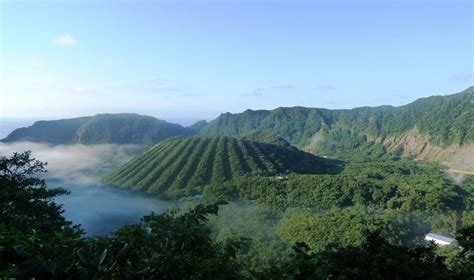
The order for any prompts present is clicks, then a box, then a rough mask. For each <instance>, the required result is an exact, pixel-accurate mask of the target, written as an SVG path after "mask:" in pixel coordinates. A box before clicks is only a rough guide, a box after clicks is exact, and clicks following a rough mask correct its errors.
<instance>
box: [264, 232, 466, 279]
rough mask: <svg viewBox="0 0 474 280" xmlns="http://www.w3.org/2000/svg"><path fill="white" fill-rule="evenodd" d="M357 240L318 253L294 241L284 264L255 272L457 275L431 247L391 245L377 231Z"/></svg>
mask: <svg viewBox="0 0 474 280" xmlns="http://www.w3.org/2000/svg"><path fill="white" fill-rule="evenodd" d="M361 239H362V241H361V244H360V245H359V246H351V245H350V246H343V245H337V244H334V245H332V246H329V247H328V248H326V249H325V250H323V251H320V252H312V251H311V250H310V249H311V248H310V247H309V246H308V245H306V244H304V243H296V245H295V247H294V251H295V252H294V254H293V257H292V258H291V259H290V260H289V261H288V262H287V263H284V264H283V265H282V266H275V267H274V268H273V269H270V270H269V271H267V272H266V273H262V274H259V278H261V279H265V278H267V279H268V278H273V279H329V278H331V279H456V277H458V276H459V275H456V274H455V273H453V272H451V271H449V270H448V269H447V267H446V265H445V264H444V263H443V261H444V260H443V258H442V257H440V256H438V255H436V253H435V248H434V247H433V246H428V247H424V246H416V247H413V248H406V247H403V246H398V245H393V244H390V243H389V242H387V241H386V240H385V239H384V238H383V237H382V236H381V235H380V233H378V232H373V233H371V232H365V233H362V238H361ZM459 279H462V278H459ZM465 279H468V278H467V277H466V278H465Z"/></svg>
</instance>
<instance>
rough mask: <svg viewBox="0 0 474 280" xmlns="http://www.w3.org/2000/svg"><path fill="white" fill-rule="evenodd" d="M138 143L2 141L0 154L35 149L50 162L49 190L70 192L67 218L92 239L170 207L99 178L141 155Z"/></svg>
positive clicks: (37, 155)
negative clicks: (108, 183)
mask: <svg viewBox="0 0 474 280" xmlns="http://www.w3.org/2000/svg"><path fill="white" fill-rule="evenodd" d="M141 149H142V148H141V147H140V146H138V145H111V144H103V145H89V146H86V145H82V144H75V145H56V146H50V145H47V144H38V143H31V142H19V143H0V156H11V155H12V154H13V152H23V151H26V150H31V151H32V155H33V157H34V158H36V159H38V160H41V161H43V162H47V163H48V165H47V166H46V168H47V169H48V173H47V174H46V179H47V181H48V186H50V187H56V186H61V187H64V188H65V189H67V190H69V191H70V192H71V194H70V195H68V196H61V197H58V198H57V201H58V202H60V203H61V204H63V205H64V208H65V213H64V215H65V216H66V218H67V219H68V220H71V221H73V222H74V223H76V224H81V225H82V227H83V228H84V229H85V230H86V232H87V234H88V235H96V234H100V235H105V234H109V233H110V232H112V231H114V230H115V229H117V228H118V227H120V226H122V225H125V224H130V223H135V222H138V221H139V220H140V218H141V217H142V216H143V215H146V214H149V213H150V212H152V211H153V212H155V213H161V212H163V211H165V210H166V209H167V208H168V207H171V206H172V203H170V202H166V201H162V200H159V199H157V198H154V197H151V196H147V195H143V194H139V193H136V192H132V191H128V190H123V189H118V188H113V187H109V186H104V185H101V184H100V178H101V176H103V175H104V174H105V173H107V172H108V171H110V170H111V169H112V168H114V167H116V166H118V165H120V164H123V163H124V162H126V161H127V160H128V159H130V158H131V157H133V156H134V155H135V154H137V153H139V152H140V151H141Z"/></svg>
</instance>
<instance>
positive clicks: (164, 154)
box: [105, 132, 340, 196]
mask: <svg viewBox="0 0 474 280" xmlns="http://www.w3.org/2000/svg"><path fill="white" fill-rule="evenodd" d="M259 139H261V140H262V141H270V143H268V142H267V143H265V142H258V141H255V140H259ZM339 168H340V167H339V163H338V162H336V161H333V160H328V159H324V158H321V157H317V156H314V155H312V154H310V153H306V152H303V151H300V150H298V149H296V148H294V147H292V146H290V145H289V144H288V143H286V142H285V141H283V140H281V139H278V137H275V136H271V135H268V134H265V133H259V132H256V133H251V134H249V135H247V136H246V137H243V138H240V139H237V138H234V137H225V136H223V137H178V138H173V139H169V140H165V141H162V142H160V143H159V144H157V145H155V146H154V147H152V148H151V149H149V150H148V151H146V152H145V153H144V154H142V155H139V156H137V157H135V158H134V159H132V160H130V161H129V162H128V163H126V164H125V165H123V166H122V167H120V168H118V169H117V170H115V171H114V172H112V173H111V174H110V175H108V176H107V177H106V180H105V181H106V183H108V184H111V185H116V186H122V187H126V188H132V189H134V190H140V191H147V192H149V193H155V194H164V195H168V196H179V195H183V194H188V195H189V194H193V193H195V192H202V191H203V190H204V188H206V187H209V186H212V185H215V184H220V183H223V182H225V181H229V180H232V179H233V178H236V177H239V176H244V175H245V176H250V175H252V176H274V175H277V174H279V173H286V172H295V173H301V174H316V173H334V172H337V171H338V170H339Z"/></svg>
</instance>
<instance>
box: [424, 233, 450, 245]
mask: <svg viewBox="0 0 474 280" xmlns="http://www.w3.org/2000/svg"><path fill="white" fill-rule="evenodd" d="M425 238H431V239H436V240H441V241H444V242H447V243H452V242H454V238H451V237H447V236H444V235H439V234H436V233H431V232H430V233H428V234H427V235H426V236H425Z"/></svg>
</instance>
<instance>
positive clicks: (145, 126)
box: [3, 114, 191, 145]
mask: <svg viewBox="0 0 474 280" xmlns="http://www.w3.org/2000/svg"><path fill="white" fill-rule="evenodd" d="M190 133H191V131H189V130H188V129H186V128H184V127H182V126H181V125H179V124H172V123H168V122H165V121H162V120H159V119H156V118H154V117H149V116H141V115H137V114H99V115H95V116H93V117H82V118H75V119H66V120H54V121H39V122H36V123H34V124H33V125H32V126H30V127H27V128H19V129H16V130H14V131H13V132H12V133H11V134H9V135H8V136H7V137H6V138H5V139H4V140H3V141H5V142H14V141H31V142H46V143H52V144H73V143H82V144H104V143H116V144H144V145H151V144H154V143H157V142H159V141H160V140H163V139H166V138H170V137H173V136H177V135H188V134H190Z"/></svg>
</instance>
